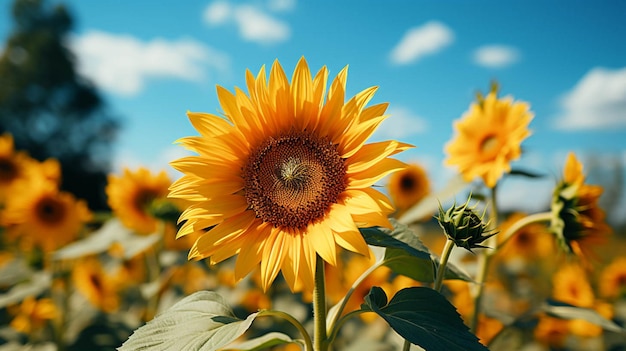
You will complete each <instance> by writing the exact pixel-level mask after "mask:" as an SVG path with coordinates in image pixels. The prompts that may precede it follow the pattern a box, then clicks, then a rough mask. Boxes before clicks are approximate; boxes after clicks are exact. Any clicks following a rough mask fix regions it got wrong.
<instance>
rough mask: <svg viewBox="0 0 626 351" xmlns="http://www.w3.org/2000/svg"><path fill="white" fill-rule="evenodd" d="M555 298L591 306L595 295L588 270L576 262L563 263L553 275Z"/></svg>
mask: <svg viewBox="0 0 626 351" xmlns="http://www.w3.org/2000/svg"><path fill="white" fill-rule="evenodd" d="M552 289H553V292H552V296H553V297H554V299H556V300H558V301H561V302H565V303H568V304H570V305H574V306H578V307H586V308H591V307H592V306H593V305H594V302H595V295H594V292H593V289H592V287H591V284H590V282H589V279H588V278H587V272H585V270H584V269H583V268H582V267H581V266H580V265H578V264H576V263H569V264H566V265H563V266H562V267H560V268H559V270H558V271H556V272H555V273H554V276H553V277H552Z"/></svg>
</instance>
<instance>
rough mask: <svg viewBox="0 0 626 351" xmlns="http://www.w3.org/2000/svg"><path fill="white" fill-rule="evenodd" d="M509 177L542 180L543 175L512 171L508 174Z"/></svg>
mask: <svg viewBox="0 0 626 351" xmlns="http://www.w3.org/2000/svg"><path fill="white" fill-rule="evenodd" d="M509 175H512V176H522V177H526V178H543V177H544V175H543V174H540V173H536V172H531V171H525V170H523V169H513V170H511V172H509Z"/></svg>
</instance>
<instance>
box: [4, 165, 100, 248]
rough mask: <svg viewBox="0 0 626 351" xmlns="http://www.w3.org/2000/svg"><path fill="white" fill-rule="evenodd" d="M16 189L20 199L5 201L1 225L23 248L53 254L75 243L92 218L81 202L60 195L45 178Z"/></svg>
mask: <svg viewBox="0 0 626 351" xmlns="http://www.w3.org/2000/svg"><path fill="white" fill-rule="evenodd" d="M16 187H17V188H16V191H19V194H20V196H12V197H10V198H9V199H7V203H6V208H5V210H4V213H3V223H4V225H7V226H8V227H9V228H8V233H9V235H10V236H12V237H14V238H19V239H20V240H21V241H22V243H23V244H24V245H25V246H26V247H27V248H32V247H33V246H34V247H38V248H40V249H42V250H43V251H44V252H50V251H54V250H56V249H58V248H60V247H62V246H63V245H66V244H69V243H70V242H72V241H73V240H74V239H76V238H77V236H78V235H79V234H80V231H81V230H82V229H83V227H84V225H85V224H86V223H87V222H89V221H90V220H91V218H92V214H91V212H90V211H89V209H88V207H87V204H86V202H85V201H83V200H77V199H76V198H75V197H74V196H73V195H72V194H71V193H68V192H64V191H60V190H59V189H58V188H57V185H56V184H55V183H54V182H51V181H50V180H49V179H47V178H45V177H36V178H33V179H30V180H29V181H25V182H21V183H19V184H18V185H16Z"/></svg>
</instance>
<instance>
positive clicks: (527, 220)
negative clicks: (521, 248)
mask: <svg viewBox="0 0 626 351" xmlns="http://www.w3.org/2000/svg"><path fill="white" fill-rule="evenodd" d="M551 220H552V212H541V213H535V214H531V215H528V216H526V217H524V218H522V219H519V220H518V221H517V222H515V223H513V225H511V226H510V227H509V228H508V229H507V230H506V231H505V232H504V233H500V234H498V235H501V236H502V237H503V238H504V239H502V240H500V244H499V246H498V247H502V245H504V244H505V243H506V242H508V241H509V239H511V238H512V237H513V235H515V233H517V232H518V231H519V230H520V229H522V228H524V227H525V226H527V225H530V224H533V223H541V222H550V221H551Z"/></svg>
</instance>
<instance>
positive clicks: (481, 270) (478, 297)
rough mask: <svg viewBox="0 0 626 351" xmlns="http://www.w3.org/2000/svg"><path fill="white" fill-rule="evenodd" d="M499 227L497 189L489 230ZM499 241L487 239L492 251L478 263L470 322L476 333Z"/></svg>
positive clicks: (480, 258)
mask: <svg viewBox="0 0 626 351" xmlns="http://www.w3.org/2000/svg"><path fill="white" fill-rule="evenodd" d="M497 227H498V206H497V203H496V187H495V186H494V187H493V188H491V200H490V211H489V227H488V229H489V230H494V229H495V228H497ZM497 245H498V241H497V238H496V235H494V236H491V237H490V238H489V239H487V245H486V246H488V247H489V248H490V249H491V250H488V249H484V250H481V253H480V256H479V258H478V259H479V261H478V273H477V276H476V283H477V287H476V290H475V292H474V313H473V315H472V320H471V322H470V330H471V331H472V332H473V333H476V331H477V329H478V316H479V315H480V312H481V308H482V306H481V305H482V300H483V294H484V291H485V282H486V280H487V273H488V272H489V264H490V263H491V258H492V256H493V254H494V253H495V252H496V250H497Z"/></svg>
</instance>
